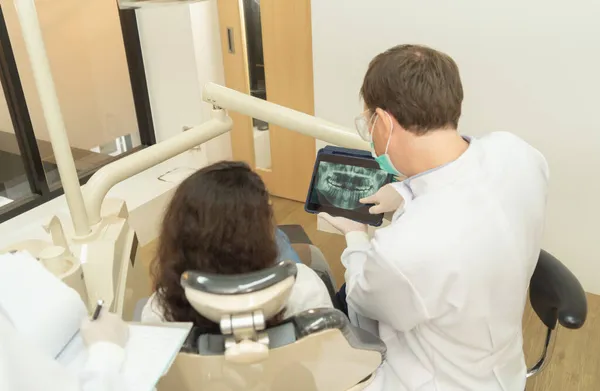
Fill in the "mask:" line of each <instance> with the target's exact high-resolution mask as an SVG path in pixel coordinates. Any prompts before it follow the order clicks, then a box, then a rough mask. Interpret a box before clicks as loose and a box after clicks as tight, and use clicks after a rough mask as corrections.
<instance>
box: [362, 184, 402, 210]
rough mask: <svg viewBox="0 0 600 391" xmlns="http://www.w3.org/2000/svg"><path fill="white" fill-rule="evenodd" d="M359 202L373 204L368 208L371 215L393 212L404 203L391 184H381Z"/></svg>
mask: <svg viewBox="0 0 600 391" xmlns="http://www.w3.org/2000/svg"><path fill="white" fill-rule="evenodd" d="M360 203H361V204H375V205H373V206H372V207H371V208H370V209H369V213H371V214H372V215H376V214H380V213H387V212H395V211H397V210H398V208H400V207H401V206H402V204H403V203H404V198H402V196H401V195H400V193H398V191H396V189H394V187H393V186H392V185H391V184H387V185H385V186H383V187H382V188H381V189H379V190H377V192H376V193H375V194H373V195H371V196H368V197H365V198H362V199H361V200H360Z"/></svg>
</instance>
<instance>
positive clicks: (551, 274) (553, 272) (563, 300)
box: [529, 250, 587, 329]
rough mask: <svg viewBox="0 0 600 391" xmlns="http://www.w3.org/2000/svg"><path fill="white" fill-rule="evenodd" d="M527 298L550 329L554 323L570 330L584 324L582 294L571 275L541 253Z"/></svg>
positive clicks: (547, 255) (581, 289)
mask: <svg viewBox="0 0 600 391" xmlns="http://www.w3.org/2000/svg"><path fill="white" fill-rule="evenodd" d="M529 299H530V301H531V306H532V307H533V310H534V311H535V313H536V314H537V315H538V316H539V318H540V319H541V320H542V322H544V324H545V325H546V326H547V327H548V328H550V329H554V328H555V327H556V324H557V322H558V323H560V324H561V325H562V326H563V327H566V328H569V329H578V328H580V327H582V326H583V324H584V323H585V319H586V317H587V299H586V296H585V291H584V290H583V288H582V286H581V284H580V283H579V281H578V280H577V278H576V277H575V276H574V275H573V273H571V272H570V271H569V269H567V268H566V267H565V266H564V265H563V264H562V263H561V262H560V261H559V260H558V259H556V258H555V257H554V256H552V255H551V254H549V253H548V252H546V251H544V250H541V252H540V257H539V260H538V263H537V266H536V268H535V271H534V273H533V276H532V277H531V284H530V286H529Z"/></svg>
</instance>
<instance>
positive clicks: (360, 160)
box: [304, 149, 393, 227]
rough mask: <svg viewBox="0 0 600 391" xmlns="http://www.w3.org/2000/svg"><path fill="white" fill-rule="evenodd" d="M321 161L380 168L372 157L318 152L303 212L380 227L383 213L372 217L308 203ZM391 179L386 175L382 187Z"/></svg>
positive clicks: (391, 177)
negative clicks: (343, 218)
mask: <svg viewBox="0 0 600 391" xmlns="http://www.w3.org/2000/svg"><path fill="white" fill-rule="evenodd" d="M323 161H324V162H331V163H338V164H344V165H349V166H357V167H364V168H372V169H377V170H381V168H380V167H379V163H377V162H376V161H375V159H373V158H372V157H369V156H357V155H351V154H342V153H340V152H337V153H336V151H327V150H324V149H323V150H321V151H319V153H318V154H317V159H316V161H315V166H314V168H313V173H312V178H311V180H310V186H309V188H308V194H307V196H306V202H305V203H304V210H306V211H307V212H308V213H313V214H318V213H321V212H325V213H329V214H330V215H332V216H339V217H345V218H347V219H350V220H354V221H357V222H360V223H364V224H368V225H372V226H374V227H378V226H380V225H381V224H382V223H383V213H382V214H377V215H372V214H368V213H363V212H357V211H352V210H347V209H342V208H337V207H335V206H326V205H320V204H316V203H312V202H310V200H311V195H312V192H313V188H314V185H315V180H316V178H317V173H318V170H319V165H320V163H321V162H323ZM392 179H393V176H392V175H389V174H388V176H387V179H386V181H385V182H384V184H383V186H385V185H386V184H388V183H391V182H392ZM365 206H372V205H369V204H365Z"/></svg>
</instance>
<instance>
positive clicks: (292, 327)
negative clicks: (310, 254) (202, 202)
mask: <svg viewBox="0 0 600 391" xmlns="http://www.w3.org/2000/svg"><path fill="white" fill-rule="evenodd" d="M296 273H297V269H296V265H295V264H294V263H293V262H291V261H284V262H280V263H279V264H277V265H276V266H274V267H272V268H270V269H267V270H263V271H260V272H255V273H251V274H246V275H234V276H222V275H212V274H207V273H199V272H192V271H190V272H186V273H184V274H183V276H182V281H181V282H182V286H183V287H184V290H185V294H186V297H187V299H188V301H189V302H190V304H191V305H192V306H193V307H194V308H195V309H196V311H198V313H200V314H201V315H202V316H204V317H205V318H207V319H210V320H212V321H213V322H215V323H217V324H219V325H220V329H221V333H220V334H202V335H201V334H199V333H198V331H196V330H192V332H191V333H190V336H189V337H188V339H187V341H186V343H185V345H184V347H183V349H182V352H181V353H180V354H179V355H178V356H177V358H176V360H175V362H174V364H173V366H172V367H171V369H170V370H169V372H168V373H167V374H166V375H165V376H164V377H163V378H162V380H161V381H160V383H159V384H158V390H159V391H163V390H178V391H192V390H194V391H196V390H198V391H199V390H201V391H226V390H227V391H237V390H249V391H258V390H261V391H263V390H265V391H266V390H273V391H279V390H285V391H295V390H298V391H300V390H302V391H311V390H323V391H325V390H327V391H345V390H353V391H354V390H361V389H363V388H364V387H365V386H366V385H368V384H369V383H370V382H371V379H372V376H371V375H372V374H373V373H374V372H375V371H376V370H377V368H378V367H379V366H380V365H381V364H382V362H383V360H384V358H385V345H384V344H383V343H382V342H381V340H379V338H377V337H375V336H373V335H371V334H369V333H367V332H365V331H363V330H360V329H357V328H354V327H353V326H351V325H350V322H349V321H348V319H347V318H346V316H345V315H344V314H343V313H342V312H340V311H337V310H334V309H314V310H309V311H305V312H303V313H301V314H298V315H295V316H294V317H292V318H289V319H285V320H282V321H280V322H277V323H276V324H273V325H268V324H267V321H269V320H270V319H273V318H274V317H275V316H276V315H277V314H279V313H280V312H281V311H282V310H283V309H284V308H285V304H286V302H287V299H288V298H289V296H290V293H291V291H292V288H293V286H294V282H295V279H296Z"/></svg>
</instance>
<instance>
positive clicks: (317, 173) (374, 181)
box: [304, 146, 393, 227]
mask: <svg viewBox="0 0 600 391" xmlns="http://www.w3.org/2000/svg"><path fill="white" fill-rule="evenodd" d="M392 178H393V176H392V175H389V174H388V173H386V172H385V171H383V170H381V169H380V168H379V164H378V163H377V162H376V161H375V159H373V157H372V156H371V153H370V152H368V151H362V150H357V149H347V148H339V147H332V146H328V147H325V148H323V149H321V150H320V151H319V153H318V154H317V161H316V162H315V168H314V170H313V175H312V179H311V182H310V187H309V190H308V195H307V197H306V203H305V204H304V209H305V210H306V211H307V212H309V213H320V212H326V213H329V214H330V215H332V216H340V217H346V218H348V219H351V220H354V221H358V222H361V223H365V224H369V225H372V226H376V227H377V226H380V225H381V223H382V222H383V214H378V215H372V214H370V213H369V208H370V207H371V206H373V205H372V204H370V205H369V204H366V205H365V204H361V203H360V201H359V200H360V199H361V198H364V197H367V196H370V195H372V194H374V193H375V192H376V191H377V190H379V188H381V187H382V186H384V185H386V184H388V183H390V182H391V181H392Z"/></svg>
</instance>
